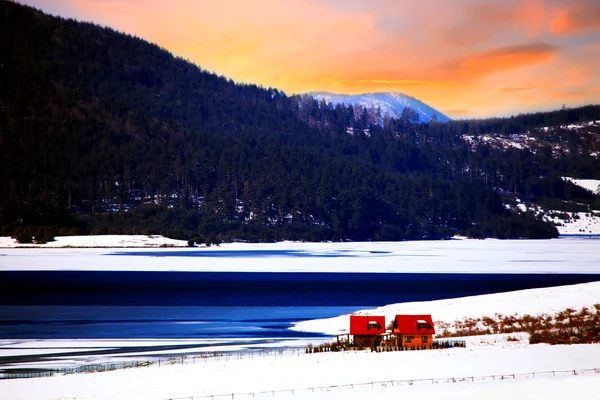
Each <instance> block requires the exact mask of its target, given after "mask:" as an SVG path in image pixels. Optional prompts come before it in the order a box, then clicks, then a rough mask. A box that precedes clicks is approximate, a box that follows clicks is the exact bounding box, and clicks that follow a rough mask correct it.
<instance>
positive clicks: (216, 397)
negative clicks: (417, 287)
mask: <svg viewBox="0 0 600 400" xmlns="http://www.w3.org/2000/svg"><path fill="white" fill-rule="evenodd" d="M592 374H600V368H588V369H570V370H562V371H541V372H529V373H521V374H517V373H514V374H501V375H481V376H463V377H454V378H426V379H402V380H386V381H377V382H362V383H349V384H344V385H330V386H315V387H309V388H297V389H278V390H266V391H257V392H239V393H221V394H210V395H207V394H203V395H194V396H186V397H171V398H169V399H165V400H201V399H202V400H204V399H211V400H221V399H233V400H235V399H244V398H256V397H261V396H269V397H274V396H276V395H277V394H283V393H291V394H296V393H301V392H311V393H314V392H322V391H331V390H348V389H361V388H375V387H378V388H385V387H394V386H411V385H419V384H444V383H461V382H483V381H492V380H493V381H496V380H506V379H511V380H512V379H535V378H541V377H557V376H570V375H592Z"/></svg>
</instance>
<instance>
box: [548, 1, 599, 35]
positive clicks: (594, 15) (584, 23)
mask: <svg viewBox="0 0 600 400" xmlns="http://www.w3.org/2000/svg"><path fill="white" fill-rule="evenodd" d="M591 30H596V31H600V2H598V1H597V0H594V1H579V2H575V1H573V2H571V3H570V4H568V5H566V6H565V7H562V8H559V9H557V10H556V12H555V15H554V18H553V19H552V21H551V22H550V31H551V32H552V33H554V34H555V35H557V36H568V35H576V34H579V33H582V32H585V31H591Z"/></svg>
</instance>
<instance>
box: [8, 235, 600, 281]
mask: <svg viewBox="0 0 600 400" xmlns="http://www.w3.org/2000/svg"><path fill="white" fill-rule="evenodd" d="M599 244H600V240H595V239H582V238H559V239H553V240H493V239H487V240H469V239H465V240H460V239H456V240H446V241H412V242H362V243H295V242H280V243H262V244H250V243H228V244H223V245H221V246H220V247H209V248H177V249H172V248H160V249H152V248H151V249H135V250H134V249H132V250H127V249H95V248H94V249H70V248H68V249H64V248H62V249H52V248H40V249H21V248H14V249H0V271H7V270H13V271H17V270H26V271H32V270H85V271H99V270H105V271H106V270H128V271H222V272H227V271H233V272H236V271H237V272H244V271H262V272H374V273H377V272H414V273H429V272H431V273H460V272H473V273H531V272H540V273H541V272H544V273H559V272H562V273H600V251H599V250H598V248H599ZM132 253H133V255H132ZM127 254H129V255H127ZM157 256H160V257H157Z"/></svg>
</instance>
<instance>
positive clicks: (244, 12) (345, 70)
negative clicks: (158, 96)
mask: <svg viewBox="0 0 600 400" xmlns="http://www.w3.org/2000/svg"><path fill="white" fill-rule="evenodd" d="M21 2H22V3H25V4H29V5H32V6H34V7H36V8H40V9H42V10H43V11H45V12H48V13H50V14H55V15H61V16H63V17H72V18H75V19H78V20H84V21H93V22H95V23H98V24H101V25H107V26H110V27H113V28H115V29H117V30H119V31H123V32H126V33H130V34H133V35H136V36H139V37H142V38H144V39H146V40H148V41H151V42H155V43H157V44H159V45H160V46H162V47H164V48H166V49H168V50H169V51H171V52H172V53H174V54H175V55H177V56H181V57H183V58H186V59H188V60H190V61H192V62H194V63H196V64H198V65H199V66H201V67H202V68H204V69H207V70H210V71H214V72H216V73H218V74H220V75H225V76H227V77H229V78H232V79H234V80H236V81H238V82H249V83H256V84H260V85H263V86H265V87H269V86H270V87H276V88H278V89H281V90H284V91H285V92H286V93H288V94H294V93H302V92H307V91H329V92H334V93H364V92H374V91H398V92H403V93H405V94H408V95H411V96H415V97H417V98H419V99H421V100H423V101H424V102H426V103H428V104H430V105H431V106H433V107H434V108H437V109H439V110H440V111H442V112H444V113H446V114H447V115H448V116H450V117H452V118H467V117H486V116H494V115H497V116H504V115H510V114H516V113H520V112H529V111H537V110H548V109H555V108H560V107H561V106H562V105H563V104H566V105H567V106H569V107H574V106H578V105H584V104H590V103H595V104H597V103H600V0H570V1H560V0H498V1H492V0H247V1H244V0H21Z"/></svg>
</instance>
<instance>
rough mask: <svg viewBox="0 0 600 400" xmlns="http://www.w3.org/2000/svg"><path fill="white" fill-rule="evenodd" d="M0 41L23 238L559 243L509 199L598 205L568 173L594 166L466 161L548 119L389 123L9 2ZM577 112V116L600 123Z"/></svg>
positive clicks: (8, 191)
mask: <svg viewBox="0 0 600 400" xmlns="http://www.w3.org/2000/svg"><path fill="white" fill-rule="evenodd" d="M0 46H1V48H0V50H1V51H0V65H1V66H2V67H1V68H2V73H3V78H2V79H1V80H0V111H2V112H1V113H0V117H1V120H0V192H1V193H3V196H2V198H0V227H1V229H2V232H3V233H4V234H16V235H18V236H19V237H20V238H21V239H22V240H31V237H32V236H36V238H37V239H39V238H40V237H46V236H51V235H52V234H53V233H55V232H56V231H57V230H58V231H60V233H61V234H63V235H68V234H74V233H90V232H91V233H97V234H101V233H103V234H108V233H131V234H134V233H148V234H150V233H156V234H159V233H160V234H164V235H168V236H173V237H179V238H186V239H191V238H197V239H198V240H204V239H207V240H208V239H210V240H213V241H214V240H220V239H225V240H232V239H245V240H267V241H271V240H279V239H304V240H340V239H354V240H366V239H376V240H400V239H424V238H431V239H437V238H446V237H449V236H451V235H454V234H455V233H457V232H460V233H463V234H467V235H472V236H477V237H489V236H494V237H551V236H555V235H556V234H557V232H556V229H555V228H554V227H553V226H552V225H551V224H548V223H544V222H543V221H542V219H541V218H537V217H534V216H532V215H525V214H519V213H516V212H513V211H509V210H508V209H507V208H506V207H504V205H503V202H504V201H505V200H503V196H505V193H508V192H509V191H512V190H514V187H515V186H517V187H518V188H519V191H522V192H525V193H526V194H527V195H529V196H546V195H549V194H550V195H552V196H554V197H558V198H561V197H562V198H566V197H568V199H573V200H577V201H579V202H587V203H592V202H594V201H596V198H595V197H594V196H593V195H592V194H581V193H579V192H577V191H572V190H571V191H569V192H568V196H567V195H565V193H566V191H567V189H565V188H569V190H570V189H571V186H569V183H568V182H563V181H562V180H561V179H560V176H576V177H581V178H586V177H590V178H593V177H592V176H586V175H589V174H592V173H596V172H590V171H599V170H600V168H597V167H598V162H597V160H596V159H594V158H590V157H587V156H586V157H580V156H578V157H576V154H574V153H569V154H571V155H567V156H566V157H567V158H565V159H561V160H556V159H554V158H552V154H547V153H544V152H540V153H539V154H531V153H525V152H524V151H522V150H519V149H501V148H498V149H495V148H483V147H480V146H479V147H477V146H474V147H473V151H471V148H472V143H466V142H465V140H464V139H463V135H466V134H468V133H471V131H473V132H475V133H476V132H487V131H488V130H492V129H496V128H495V127H496V126H499V127H504V126H507V127H508V128H507V129H508V130H509V131H510V129H512V126H513V125H515V126H519V127H521V128H523V127H527V126H529V125H531V124H534V122H528V121H537V119H538V117H535V118H533V117H528V116H523V117H519V119H517V120H513V119H506V120H498V119H495V120H489V121H485V120H482V121H451V122H448V123H445V124H441V123H431V124H423V123H415V121H412V120H411V119H410V118H409V119H405V118H400V119H393V118H392V119H390V120H389V121H387V123H386V124H385V125H383V126H382V125H380V124H378V123H376V122H375V121H373V120H372V119H371V118H370V117H369V115H368V112H367V111H365V110H362V111H361V110H354V108H353V107H350V106H349V107H346V106H341V105H337V106H335V107H333V106H329V105H327V104H323V103H322V102H319V101H318V100H316V99H314V98H312V97H309V96H286V95H285V94H284V93H283V92H280V91H278V90H276V89H270V88H269V89H264V88H260V87H257V86H255V85H240V84H236V83H234V82H233V81H231V80H228V79H226V78H224V77H220V76H217V75H215V74H213V73H209V72H206V71H203V70H202V69H200V68H199V67H197V66H195V65H193V64H191V63H189V62H187V61H185V60H181V59H178V58H176V57H173V56H172V55H171V54H170V53H168V52H167V51H165V50H163V49H161V48H159V47H158V46H156V45H153V44H150V43H147V42H145V41H143V40H141V39H139V38H135V37H132V36H129V35H125V34H121V33H118V32H115V31H113V30H111V29H107V28H102V27H99V26H96V25H93V24H88V23H79V22H76V21H73V20H65V19H61V18H56V17H52V16H48V15H45V14H43V13H41V12H39V11H36V10H34V9H32V8H29V7H24V6H21V5H18V4H15V3H12V2H9V1H6V0H0ZM582 110H583V111H581V112H579V111H575V112H573V113H570V114H569V115H567V116H566V117H565V118H578V117H579V116H581V115H584V113H589V114H590V115H596V109H591V110H589V109H582ZM585 115H587V114H585ZM539 118H543V116H542V117H539ZM561 118H562V117H561ZM561 118H559V119H558V120H560V121H562V120H563V119H561ZM528 124H529V125H528ZM348 132H355V133H356V134H352V135H350V134H348ZM577 143H578V142H576V141H575V142H574V144H577ZM568 157H570V158H568ZM556 177H558V178H557V179H558V181H560V182H557V181H556V180H555V178H556ZM565 196H566V197H565ZM586 196H587V197H586ZM126 211H127V212H126ZM32 232H34V233H35V234H32ZM219 236H220V237H219Z"/></svg>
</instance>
